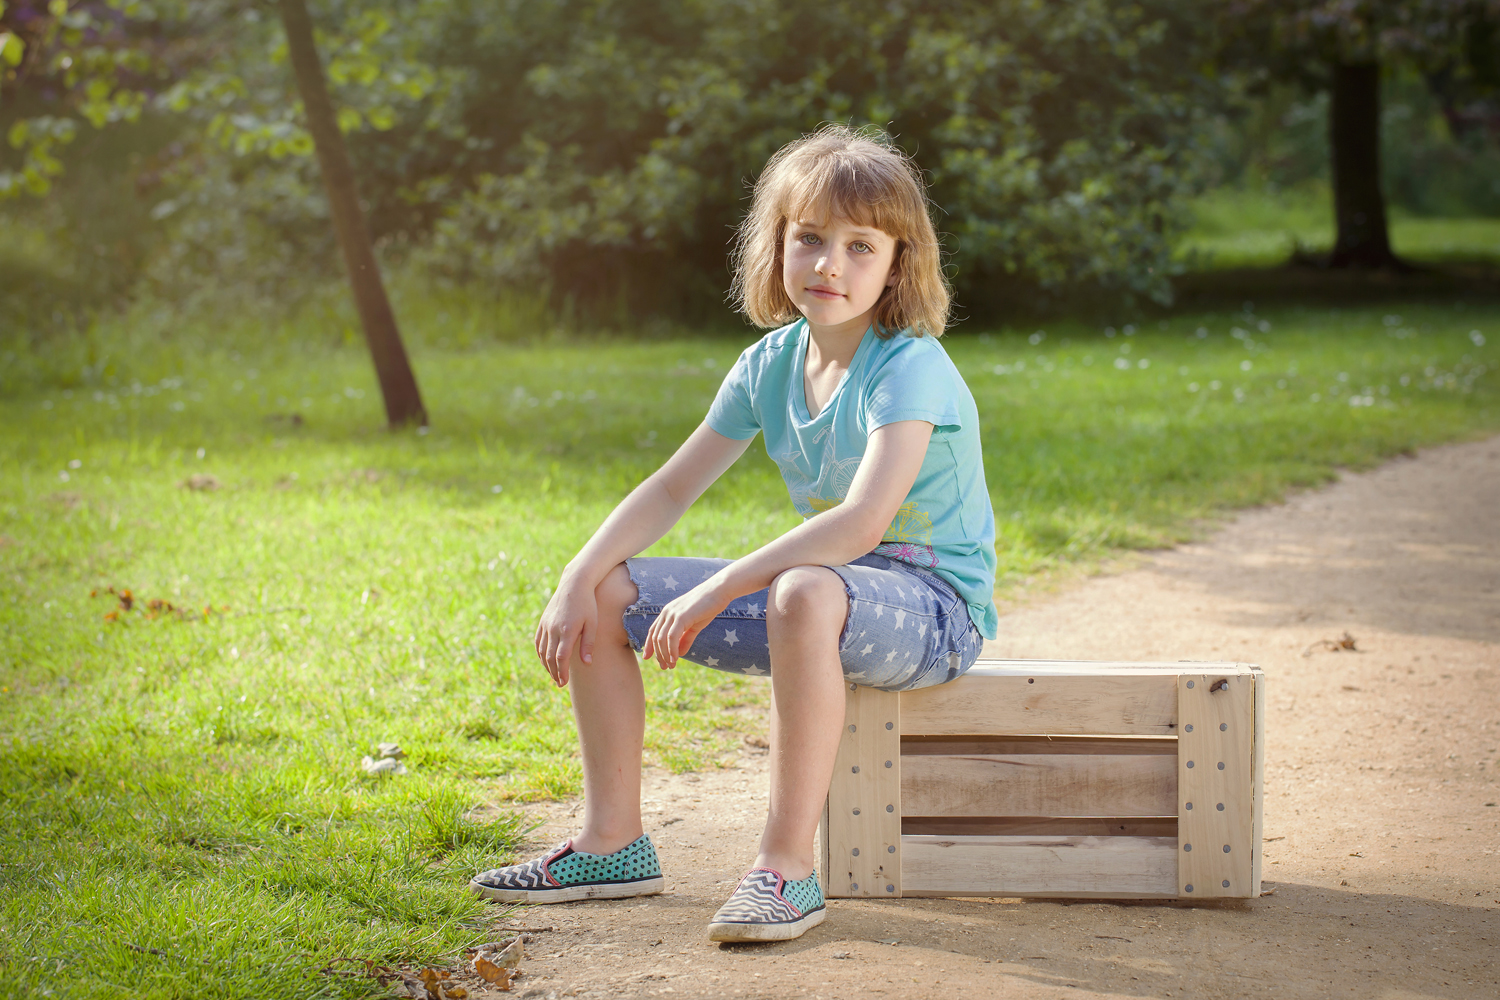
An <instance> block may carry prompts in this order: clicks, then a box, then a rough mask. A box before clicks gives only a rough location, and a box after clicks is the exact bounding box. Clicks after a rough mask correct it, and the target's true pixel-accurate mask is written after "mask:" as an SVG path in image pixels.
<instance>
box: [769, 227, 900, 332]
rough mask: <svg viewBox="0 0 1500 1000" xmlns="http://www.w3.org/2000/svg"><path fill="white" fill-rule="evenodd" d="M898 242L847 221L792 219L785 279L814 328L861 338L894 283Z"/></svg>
mask: <svg viewBox="0 0 1500 1000" xmlns="http://www.w3.org/2000/svg"><path fill="white" fill-rule="evenodd" d="M895 259H896V240H895V238H894V237H892V236H890V235H889V234H887V233H884V232H881V231H880V230H879V229H874V228H871V227H869V226H858V225H855V224H854V223H852V222H850V221H848V220H847V219H837V218H835V219H829V220H826V221H823V222H814V221H810V220H806V219H789V220H788V221H787V227H786V236H785V238H784V243H783V245H782V258H781V260H782V265H781V280H782V284H783V285H784V286H785V287H786V293H787V295H789V296H791V299H792V303H793V304H794V305H796V307H797V308H798V309H799V310H801V311H802V315H804V316H806V317H807V322H808V324H809V325H810V326H812V327H813V328H815V329H818V328H823V329H828V330H830V332H837V333H859V334H863V333H864V332H865V330H866V329H868V327H869V325H870V321H871V319H872V318H873V316H874V313H875V303H876V301H877V300H879V298H880V293H881V292H883V291H885V290H886V288H888V287H889V286H891V285H894V284H895V283H896V280H897V278H898V277H899V275H898V274H897V273H896V270H895V268H894V267H892V264H893V262H894V261H895Z"/></svg>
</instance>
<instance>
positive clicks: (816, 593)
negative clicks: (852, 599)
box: [766, 566, 849, 628]
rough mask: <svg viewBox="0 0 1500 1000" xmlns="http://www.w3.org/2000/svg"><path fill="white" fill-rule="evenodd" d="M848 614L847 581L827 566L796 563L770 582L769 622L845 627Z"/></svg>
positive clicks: (767, 609) (767, 603) (767, 610)
mask: <svg viewBox="0 0 1500 1000" xmlns="http://www.w3.org/2000/svg"><path fill="white" fill-rule="evenodd" d="M848 613H849V597H848V593H847V592H846V591H845V589H844V581H843V579H842V578H841V577H840V576H839V575H838V574H837V573H835V572H834V571H833V570H831V569H828V568H827V567H826V566H793V567H792V568H791V569H789V570H785V571H784V572H782V573H780V574H778V575H777V576H776V579H774V580H772V581H771V588H770V599H769V600H768V601H767V602H766V619H767V624H768V625H769V624H771V623H772V622H776V621H782V622H789V621H793V620H797V621H806V622H809V623H817V624H831V625H836V626H837V627H838V628H843V626H844V619H845V618H846V617H848ZM772 627H774V626H772Z"/></svg>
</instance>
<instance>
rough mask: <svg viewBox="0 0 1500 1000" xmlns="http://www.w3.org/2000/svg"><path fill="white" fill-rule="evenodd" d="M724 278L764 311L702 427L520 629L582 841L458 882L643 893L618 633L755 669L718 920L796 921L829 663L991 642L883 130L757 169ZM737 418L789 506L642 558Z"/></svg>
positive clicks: (927, 301) (973, 511) (960, 420)
mask: <svg viewBox="0 0 1500 1000" xmlns="http://www.w3.org/2000/svg"><path fill="white" fill-rule="evenodd" d="M734 260H735V266H736V270H735V280H734V294H735V296H736V299H737V301H738V303H739V306H740V308H741V309H742V310H743V312H744V313H745V314H746V315H748V316H749V317H750V319H751V320H752V321H754V322H755V323H757V324H758V325H760V326H763V327H769V326H775V325H777V324H787V325H785V326H782V327H780V329H777V330H774V331H773V332H771V333H769V334H767V335H766V336H765V337H763V338H761V339H760V340H759V341H758V342H756V343H755V344H753V345H752V346H750V347H749V348H747V349H746V350H745V352H744V353H743V354H741V355H740V357H739V360H738V361H737V362H736V363H735V365H734V367H733V369H732V370H731V371H730V372H729V375H728V376H727V377H726V378H725V379H724V383H723V385H722V386H721V387H720V389H719V392H718V396H717V398H715V399H714V402H713V405H712V406H711V407H710V408H709V411H708V416H707V418H706V419H705V420H704V421H703V423H702V425H701V426H699V427H698V429H697V430H695V431H694V432H693V433H692V435H691V436H690V437H689V438H688V439H687V441H686V442H684V443H683V445H682V447H681V448H679V449H678V450H677V453H676V454H674V455H673V456H672V457H671V458H670V459H668V460H667V462H666V464H665V465H663V466H662V467H661V469H659V470H658V471H657V472H656V473H654V474H653V475H652V476H651V477H650V478H649V479H647V480H646V481H645V482H644V483H642V484H641V485H640V486H639V487H638V488H637V489H636V490H635V491H634V492H633V493H631V494H630V495H629V496H628V497H626V498H625V500H624V501H622V502H621V503H620V505H619V506H618V507H616V508H615V510H614V513H612V514H610V516H609V517H608V518H607V519H606V520H605V522H604V524H603V526H602V527H600V528H599V530H598V531H597V532H595V533H594V536H593V537H592V538H591V539H590V540H589V542H588V544H586V545H585V546H584V547H583V549H582V550H581V551H579V553H578V555H577V556H575V557H574V558H573V560H572V561H571V562H570V563H569V564H568V565H567V567H566V568H565V569H564V570H563V573H562V576H561V578H560V579H559V581H558V584H557V590H556V592H555V593H554V594H553V595H552V599H551V601H550V602H548V604H547V608H546V610H545V611H544V612H543V614H542V618H541V622H540V623H539V624H538V626H537V630H536V651H537V655H538V656H539V657H540V658H541V660H542V662H543V663H544V664H545V665H546V667H547V670H548V672H549V673H550V674H551V675H552V678H553V680H554V681H555V682H556V683H557V684H558V686H564V685H567V684H569V683H570V682H571V684H572V688H573V692H572V700H573V712H574V716H575V719H576V721H577V724H578V736H579V744H580V747H581V751H582V758H583V783H584V819H583V827H582V829H581V830H580V831H579V832H578V834H577V836H575V837H573V838H572V839H571V840H569V841H567V842H566V843H564V844H562V845H561V846H560V847H557V848H556V849H554V850H552V851H550V852H548V853H547V854H545V855H543V856H542V857H539V858H537V859H535V860H533V861H530V862H527V863H525V864H521V865H512V866H510V867H507V868H498V869H495V870H493V871H487V872H483V873H481V874H479V875H477V876H475V878H474V880H473V881H472V882H471V886H472V888H473V889H474V890H475V891H476V892H478V893H480V894H481V895H483V896H486V897H488V898H490V899H497V900H521V901H526V902H531V903H550V902H561V901H565V900H575V899H618V898H621V897H626V896H643V895H649V894H651V893H656V892H660V891H661V889H662V885H663V881H662V875H661V869H660V868H659V866H658V864H657V858H656V850H655V848H654V847H653V846H652V844H651V839H650V837H648V836H646V835H645V834H644V833H643V832H642V826H641V749H642V739H643V733H644V729H645V693H644V689H643V687H642V683H641V675H640V668H639V665H638V664H637V662H636V658H635V653H637V652H638V653H640V654H641V655H642V656H643V657H645V658H647V659H650V658H655V660H656V662H657V663H658V664H659V665H660V666H661V668H663V669H671V668H672V667H675V666H676V665H677V661H678V659H679V658H681V659H686V660H689V661H691V662H693V663H699V664H702V665H704V666H708V667H713V668H714V669H717V670H725V671H730V672H732V673H739V674H753V675H760V676H763V675H766V674H769V675H770V677H771V691H772V706H771V750H772V753H771V801H770V809H769V814H768V816H767V819H766V826H765V831H764V833H763V834H762V836H761V841H760V853H759V854H758V855H757V856H756V858H755V861H754V863H753V865H752V866H751V867H750V870H749V871H748V872H747V873H746V874H745V876H744V878H742V879H741V880H740V883H739V886H738V887H737V888H736V889H735V891H734V893H733V894H732V895H731V896H730V897H729V899H728V901H727V902H725V904H724V905H723V906H722V907H721V908H720V909H719V911H718V913H716V914H715V915H714V917H713V919H712V921H711V922H710V923H709V937H710V938H711V939H713V940H715V941H778V940H786V939H789V938H795V937H798V936H799V935H801V934H802V933H803V932H804V931H806V930H807V929H808V928H810V927H812V926H814V925H816V924H818V923H820V922H821V921H822V920H823V917H824V915H825V912H826V911H825V910H824V905H823V892H822V887H821V885H820V884H819V880H818V876H817V873H816V872H815V871H814V867H813V836H814V833H815V831H816V829H817V826H818V821H819V818H820V816H821V814H822V810H823V803H824V799H825V798H826V796H827V794H828V785H829V781H830V780H831V777H832V773H833V763H834V756H835V753H836V751H837V748H838V745H839V739H840V733H841V730H842V728H843V721H844V689H845V685H846V684H847V683H853V684H864V685H868V686H871V687H876V688H881V689H883V690H887V691H904V690H910V689H912V688H920V687H927V686H929V685H934V684H942V683H945V682H947V681H951V680H953V679H954V678H956V677H958V676H960V675H961V674H963V673H964V671H966V670H968V669H969V667H970V665H971V664H972V663H973V662H974V660H975V659H976V658H977V657H978V656H979V652H980V647H981V646H982V645H983V642H984V638H985V637H986V636H988V637H991V638H993V637H994V635H995V628H996V622H997V614H996V611H995V606H994V602H993V598H992V592H993V589H994V577H995V548H994V538H995V523H994V514H993V512H992V511H991V509H990V499H989V493H988V491H987V490H986V488H985V482H984V466H983V462H982V459H981V452H980V447H979V418H978V414H977V412H976V410H975V406H974V399H973V396H972V395H971V394H970V393H969V389H968V387H967V386H966V385H965V384H964V380H963V378H962V376H960V375H959V373H958V370H957V369H956V368H955V367H954V366H953V363H952V362H951V361H950V360H949V359H948V355H947V353H946V352H945V351H944V350H943V348H942V347H941V346H939V345H938V342H937V338H938V337H939V336H941V335H942V333H943V329H944V327H945V325H946V323H947V316H948V290H947V288H946V286H945V283H944V280H943V274H942V269H941V266H940V261H939V250H938V242H937V235H936V233H935V232H934V230H933V226H932V221H931V219H930V218H929V216H928V203H927V197H926V192H925V189H924V186H923V183H922V178H921V174H920V172H919V171H918V170H917V169H916V167H915V166H914V165H913V164H912V163H911V161H910V160H908V159H907V158H906V157H905V156H904V154H902V153H901V152H900V151H899V150H897V149H896V148H895V147H894V146H892V145H891V144H890V143H889V141H888V140H887V139H886V137H885V136H884V135H883V134H882V133H879V132H875V131H856V130H853V129H851V128H848V127H846V126H842V125H838V126H829V127H825V128H823V129H822V130H820V131H819V132H817V133H816V134H813V135H810V136H805V137H803V138H802V139H799V140H797V141H796V142H793V143H791V144H790V145H788V146H787V147H785V148H784V149H782V150H781V151H780V152H778V153H777V154H776V155H775V156H773V157H772V158H771V161H770V162H769V163H768V164H767V165H766V169H765V172H764V173H763V174H762V175H761V177H760V180H759V181H758V183H757V184H756V185H755V195H754V202H753V204H752V206H751V209H750V213H749V215H748V216H747V217H746V219H745V221H744V224H743V225H742V226H741V227H740V231H739V237H738V243H737V247H736V251H735V257H734ZM757 433H760V434H762V435H764V436H765V443H766V452H767V453H768V454H769V455H770V456H771V458H773V459H774V460H775V461H776V464H777V465H778V466H780V468H781V474H782V476H783V478H784V479H785V480H786V485H787V489H788V490H789V491H790V493H791V497H792V503H793V504H794V505H795V506H796V508H797V511H798V513H800V514H801V515H802V516H803V518H804V519H805V520H804V521H803V523H802V524H800V525H798V526H797V527H795V528H793V529H792V530H791V531H788V532H787V533H786V534H784V535H782V536H781V537H780V538H778V539H776V540H775V541H773V542H770V543H769V544H767V545H765V546H762V547H761V548H759V549H757V550H755V551H754V552H751V553H749V554H748V555H745V556H742V557H741V558H739V559H733V560H731V559H707V558H702V559H699V558H658V559H642V558H637V557H636V554H637V553H639V552H641V551H642V550H643V549H645V548H647V547H648V546H650V545H651V544H652V543H654V542H655V541H656V540H657V539H659V538H661V537H662V536H663V535H664V534H666V533H667V531H669V530H670V529H671V528H672V526H673V525H674V524H676V523H677V521H678V519H679V518H680V517H682V515H683V513H684V512H686V511H687V509H688V508H689V507H690V506H691V505H692V503H693V501H694V500H696V499H697V498H698V497H699V496H700V495H702V493H703V491H704V490H706V489H707V488H708V487H709V485H710V484H712V483H713V482H714V481H715V480H716V479H718V478H719V476H721V475H723V473H724V471H725V470H726V469H728V468H729V467H730V466H731V465H733V464H734V462H735V460H736V459H738V458H739V457H740V455H742V454H744V452H745V449H746V448H747V447H748V446H749V444H750V441H751V439H753V438H754V437H755V435H756V434H757Z"/></svg>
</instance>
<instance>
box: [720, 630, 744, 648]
mask: <svg viewBox="0 0 1500 1000" xmlns="http://www.w3.org/2000/svg"><path fill="white" fill-rule="evenodd" d="M724 641H725V642H726V643H728V644H729V645H731V646H733V645H734V644H735V643H737V642H739V641H740V637H739V636H737V635H735V634H734V629H732V628H727V629H725V630H724Z"/></svg>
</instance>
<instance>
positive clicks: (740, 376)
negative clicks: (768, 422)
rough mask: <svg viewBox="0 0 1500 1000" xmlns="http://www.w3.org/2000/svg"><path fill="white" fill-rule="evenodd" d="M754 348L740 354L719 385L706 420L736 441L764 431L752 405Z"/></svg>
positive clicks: (711, 426)
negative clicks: (751, 378) (752, 351)
mask: <svg viewBox="0 0 1500 1000" xmlns="http://www.w3.org/2000/svg"><path fill="white" fill-rule="evenodd" d="M750 368H751V357H750V351H749V350H747V351H745V352H744V353H743V354H741V355H740V357H739V360H737V361H736V362H735V363H734V367H732V368H730V369H729V374H728V375H725V376H724V381H723V383H721V384H720V386H719V394H718V395H717V396H715V397H714V401H713V405H712V406H710V407H709V408H708V416H707V417H706V418H705V422H706V423H707V424H708V426H709V427H710V428H711V429H713V430H715V431H717V432H718V433H720V434H722V435H724V436H725V437H727V438H730V439H731V440H734V441H748V440H750V439H751V438H753V437H755V435H756V434H757V433H759V431H760V421H759V420H758V419H756V416H755V409H754V408H753V407H752V406H751V405H750V398H751V388H750Z"/></svg>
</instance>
